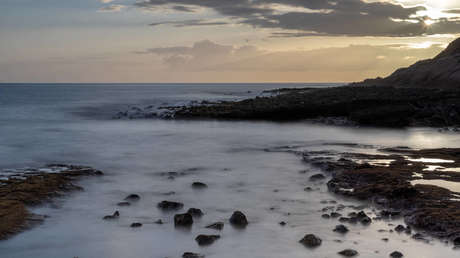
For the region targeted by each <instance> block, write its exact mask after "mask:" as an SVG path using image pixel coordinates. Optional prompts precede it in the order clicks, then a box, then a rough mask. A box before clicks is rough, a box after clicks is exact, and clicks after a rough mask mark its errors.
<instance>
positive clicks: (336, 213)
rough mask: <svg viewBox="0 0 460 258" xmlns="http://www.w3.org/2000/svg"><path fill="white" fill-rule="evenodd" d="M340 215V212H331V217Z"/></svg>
mask: <svg viewBox="0 0 460 258" xmlns="http://www.w3.org/2000/svg"><path fill="white" fill-rule="evenodd" d="M340 216H342V214H340V213H338V212H331V218H338V217H340Z"/></svg>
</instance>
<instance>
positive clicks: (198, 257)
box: [182, 252, 205, 258]
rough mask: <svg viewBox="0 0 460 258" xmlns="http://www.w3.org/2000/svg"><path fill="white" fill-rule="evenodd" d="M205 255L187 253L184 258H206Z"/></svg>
mask: <svg viewBox="0 0 460 258" xmlns="http://www.w3.org/2000/svg"><path fill="white" fill-rule="evenodd" d="M204 257H205V256H204V255H201V254H196V253H190V252H186V253H184V254H183V255H182V258H204Z"/></svg>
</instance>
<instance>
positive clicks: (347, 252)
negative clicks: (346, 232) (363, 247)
mask: <svg viewBox="0 0 460 258" xmlns="http://www.w3.org/2000/svg"><path fill="white" fill-rule="evenodd" d="M338 254H340V255H342V256H346V257H353V256H356V255H358V251H356V250H353V249H345V250H343V251H340V252H338Z"/></svg>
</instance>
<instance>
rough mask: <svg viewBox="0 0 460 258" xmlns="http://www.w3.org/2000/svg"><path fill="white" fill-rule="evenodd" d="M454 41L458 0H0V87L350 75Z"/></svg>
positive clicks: (343, 78) (342, 78) (379, 69)
mask: <svg viewBox="0 0 460 258" xmlns="http://www.w3.org/2000/svg"><path fill="white" fill-rule="evenodd" d="M457 37H460V1H459V0H444V1H443V0H330V1H328V0H78V1H77V0H0V82H4V83H7V82H30V83H47V82H51V83H59V82H73V83H114V82H120V83H129V82H133V83H136V82H139V83H150V82H171V83H173V82H194V83H195V82H198V83H199V82H209V83H212V82H352V81H360V80H363V79H366V78H373V77H377V76H386V75H389V74H391V72H393V71H394V70H395V69H397V68H399V67H403V66H408V65H410V64H412V63H414V62H416V61H418V60H420V59H427V58H432V57H433V56H435V55H436V54H438V53H439V52H440V51H442V50H443V48H445V47H446V46H447V44H448V43H449V42H450V41H452V40H454V39H455V38H457Z"/></svg>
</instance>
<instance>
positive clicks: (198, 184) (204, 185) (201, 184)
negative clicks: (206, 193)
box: [192, 182, 208, 189]
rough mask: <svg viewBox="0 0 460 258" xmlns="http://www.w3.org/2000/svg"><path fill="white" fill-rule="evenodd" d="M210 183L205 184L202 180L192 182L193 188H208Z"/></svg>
mask: <svg viewBox="0 0 460 258" xmlns="http://www.w3.org/2000/svg"><path fill="white" fill-rule="evenodd" d="M207 187H208V185H207V184H205V183H202V182H194V183H192V188H193V189H204V188H207Z"/></svg>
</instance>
